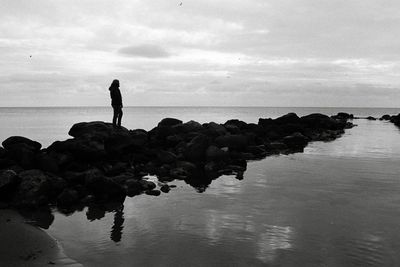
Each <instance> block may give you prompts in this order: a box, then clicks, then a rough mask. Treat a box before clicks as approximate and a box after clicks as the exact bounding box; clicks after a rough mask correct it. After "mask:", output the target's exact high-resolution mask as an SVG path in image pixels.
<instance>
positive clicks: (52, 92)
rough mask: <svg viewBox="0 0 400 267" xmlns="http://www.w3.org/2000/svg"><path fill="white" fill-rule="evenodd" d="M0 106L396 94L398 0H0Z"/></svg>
mask: <svg viewBox="0 0 400 267" xmlns="http://www.w3.org/2000/svg"><path fill="white" fill-rule="evenodd" d="M0 18H1V20H0V59H1V60H0V90H1V98H0V106H70V105H91V106H105V105H109V104H110V101H109V92H108V87H109V85H110V83H111V81H112V80H113V79H119V80H120V83H121V91H122V95H123V100H124V105H125V106H136V105H144V106H147V105H150V106H151V105H187V106H192V105H211V106H215V105H217V106H219V105H228V106H230V105H233V106H236V105H240V106H375V107H376V106H382V107H399V106H400V1H398V0H384V1H382V0H358V1H357V0H291V1H290V0H274V1H272V0H240V1H239V0H178V1H174V0H151V1H144V0H143V1H135V0H113V1H111V0H109V1H105V0H56V1H55V0H34V1H33V0H24V1H23V0H0Z"/></svg>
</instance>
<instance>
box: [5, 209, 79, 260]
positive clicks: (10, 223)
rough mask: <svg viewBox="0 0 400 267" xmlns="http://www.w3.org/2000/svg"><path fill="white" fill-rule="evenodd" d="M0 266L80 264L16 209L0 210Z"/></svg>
mask: <svg viewBox="0 0 400 267" xmlns="http://www.w3.org/2000/svg"><path fill="white" fill-rule="evenodd" d="M0 266H12V267H14V266H15V267H19V266H29V267H31V266H32V267H35V266H71V267H78V266H83V265H81V264H79V263H77V262H76V261H74V260H72V259H70V258H68V257H67V256H66V255H65V254H64V253H63V251H62V248H61V246H60V245H59V243H58V242H57V240H55V239H54V238H52V237H51V236H50V235H48V234H47V233H46V232H45V231H44V230H42V229H40V228H38V227H35V226H32V225H30V224H28V223H26V222H25V220H24V218H23V217H22V216H21V215H20V214H19V213H18V212H16V211H12V210H0Z"/></svg>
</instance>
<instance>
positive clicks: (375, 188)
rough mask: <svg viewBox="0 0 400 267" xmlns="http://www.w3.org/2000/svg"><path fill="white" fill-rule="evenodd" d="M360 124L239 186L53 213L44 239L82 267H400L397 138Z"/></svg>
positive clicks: (180, 189) (229, 183)
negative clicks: (53, 241)
mask: <svg viewBox="0 0 400 267" xmlns="http://www.w3.org/2000/svg"><path fill="white" fill-rule="evenodd" d="M354 122H355V123H356V124H358V127H355V128H353V129H350V130H347V131H346V133H345V134H344V136H343V137H341V138H340V139H338V140H335V141H333V142H328V143H324V142H314V143H312V144H310V145H309V146H308V147H307V148H306V149H305V152H304V153H298V154H292V155H288V156H273V157H268V158H266V159H264V160H261V161H254V162H250V163H249V165H248V169H247V171H246V172H245V175H244V179H243V180H237V179H235V178H234V177H231V176H223V177H220V178H218V179H216V180H214V181H213V182H212V183H211V184H210V185H209V187H208V188H207V189H206V191H205V192H203V193H198V192H197V191H196V190H195V189H194V188H192V187H190V186H189V185H187V184H185V183H184V182H182V181H174V182H171V183H170V184H175V185H177V188H173V189H172V190H171V192H169V193H168V194H162V195H161V196H159V197H152V196H148V195H140V196H136V197H133V198H127V199H126V200H125V203H124V205H123V208H122V207H116V208H113V207H108V209H109V210H113V209H114V211H113V212H106V213H103V212H104V211H102V210H101V209H100V210H96V209H91V210H87V209H85V210H84V211H82V212H76V213H74V214H72V215H70V216H65V215H63V214H60V213H55V220H54V222H53V224H52V225H51V226H50V228H49V229H48V230H47V231H48V232H49V233H50V234H51V235H53V236H55V237H56V238H57V239H58V240H59V241H61V244H62V245H63V246H64V248H65V251H66V254H67V255H68V256H70V257H72V258H73V259H75V260H77V261H78V262H80V263H83V264H84V265H85V266H400V225H399V224H398V222H399V221H400V177H399V173H400V164H399V163H400V142H399V141H400V131H399V129H398V128H396V127H395V126H394V125H392V124H390V123H387V122H382V121H366V120H355V121H354ZM88 218H89V219H88Z"/></svg>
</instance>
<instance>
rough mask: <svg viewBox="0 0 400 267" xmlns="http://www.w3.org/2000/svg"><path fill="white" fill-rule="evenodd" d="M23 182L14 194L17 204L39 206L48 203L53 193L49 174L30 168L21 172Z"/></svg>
mask: <svg viewBox="0 0 400 267" xmlns="http://www.w3.org/2000/svg"><path fill="white" fill-rule="evenodd" d="M19 177H20V179H21V183H20V184H19V186H18V189H17V191H16V194H15V196H14V204H15V205H16V206H25V207H28V206H39V205H43V204H47V203H48V202H49V199H50V197H51V195H52V184H51V181H50V178H49V176H47V175H46V174H45V173H43V172H42V171H40V170H28V171H23V172H20V173H19Z"/></svg>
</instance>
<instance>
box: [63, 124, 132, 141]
mask: <svg viewBox="0 0 400 267" xmlns="http://www.w3.org/2000/svg"><path fill="white" fill-rule="evenodd" d="M115 132H128V130H127V129H126V128H124V127H121V128H114V127H113V125H112V123H107V122H103V121H92V122H79V123H76V124H74V125H73V126H72V128H71V129H70V130H69V132H68V134H69V135H70V136H72V137H86V136H97V137H100V138H105V137H108V136H110V135H111V134H112V133H115Z"/></svg>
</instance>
